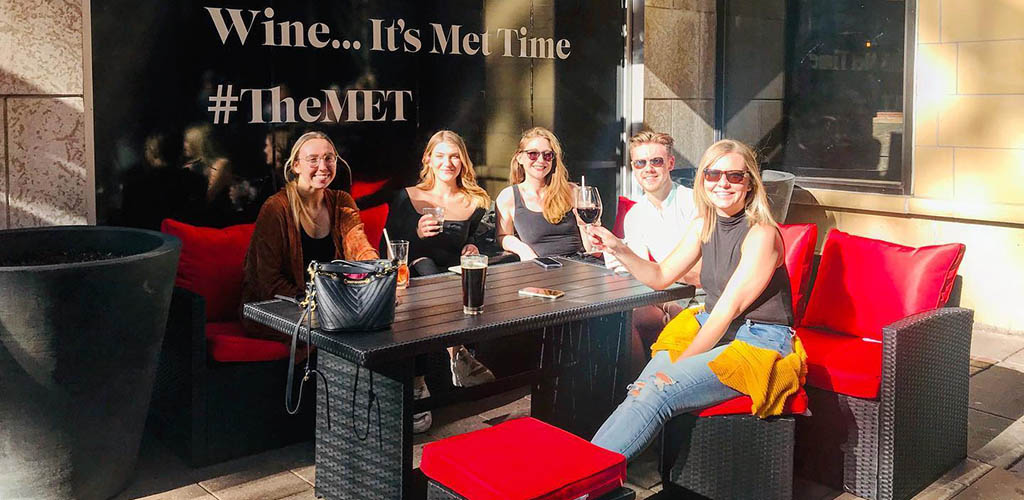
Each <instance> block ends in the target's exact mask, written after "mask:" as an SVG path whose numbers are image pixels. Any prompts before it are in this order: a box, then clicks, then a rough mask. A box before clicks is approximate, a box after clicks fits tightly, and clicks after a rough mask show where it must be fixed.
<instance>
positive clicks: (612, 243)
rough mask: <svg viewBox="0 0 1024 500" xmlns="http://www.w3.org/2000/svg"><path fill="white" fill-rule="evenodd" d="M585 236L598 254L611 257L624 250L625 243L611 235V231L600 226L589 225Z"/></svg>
mask: <svg viewBox="0 0 1024 500" xmlns="http://www.w3.org/2000/svg"><path fill="white" fill-rule="evenodd" d="M587 236H589V237H590V245H591V247H592V248H593V249H594V250H595V251H598V252H606V253H608V254H610V255H612V256H615V255H616V254H618V253H619V252H620V251H621V250H622V249H624V248H626V243H625V242H623V241H622V240H620V239H619V238H618V237H616V236H615V235H614V234H612V232H611V231H609V230H607V229H605V228H604V227H602V226H597V225H590V226H588V227H587Z"/></svg>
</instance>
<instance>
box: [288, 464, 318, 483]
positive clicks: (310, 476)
mask: <svg viewBox="0 0 1024 500" xmlns="http://www.w3.org/2000/svg"><path fill="white" fill-rule="evenodd" d="M292 473H294V474H295V475H296V476H299V477H300V478H302V480H303V481H305V482H307V483H309V484H311V485H314V484H316V465H307V466H305V467H299V468H296V469H292Z"/></svg>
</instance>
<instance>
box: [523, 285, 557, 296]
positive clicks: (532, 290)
mask: <svg viewBox="0 0 1024 500" xmlns="http://www.w3.org/2000/svg"><path fill="white" fill-rule="evenodd" d="M519 295H527V296H530V297H543V298H545V299H557V298H559V297H561V296H563V295H565V292H563V291H561V290H554V289H551V288H538V287H535V286H528V287H526V288H520V289H519Z"/></svg>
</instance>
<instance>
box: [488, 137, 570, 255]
mask: <svg viewBox="0 0 1024 500" xmlns="http://www.w3.org/2000/svg"><path fill="white" fill-rule="evenodd" d="M509 183H510V184H511V186H509V187H507V188H505V189H503V190H502V191H501V193H499V194H498V198H497V200H495V211H496V212H497V216H498V222H497V241H498V244H499V245H501V248H503V249H505V250H507V251H509V252H513V253H515V254H516V255H518V256H519V258H520V259H521V260H531V259H535V258H537V257H547V256H552V255H556V256H566V255H573V254H576V253H578V252H580V251H581V250H584V247H585V240H584V233H583V231H584V229H583V227H584V224H583V221H581V220H579V219H578V218H577V217H576V215H575V213H574V212H573V199H574V195H575V190H576V189H577V187H576V185H575V184H572V183H570V182H569V171H568V170H567V169H566V167H565V163H564V162H563V160H562V145H561V143H559V142H558V138H557V137H555V134H553V133H551V131H550V130H548V129H546V128H543V127H534V128H531V129H529V130H527V131H526V132H523V136H522V138H521V139H520V140H519V146H518V147H517V148H516V152H515V153H514V154H513V155H512V160H511V162H510V163H509ZM587 246H589V245H587Z"/></svg>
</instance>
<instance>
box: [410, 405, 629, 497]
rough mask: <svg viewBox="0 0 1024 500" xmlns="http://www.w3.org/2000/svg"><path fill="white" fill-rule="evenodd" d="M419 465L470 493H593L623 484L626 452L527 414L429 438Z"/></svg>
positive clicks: (452, 486) (448, 484)
mask: <svg viewBox="0 0 1024 500" xmlns="http://www.w3.org/2000/svg"><path fill="white" fill-rule="evenodd" d="M420 470H422V471H423V473H424V474H426V475H427V477H429V478H431V479H433V480H434V481H436V482H438V483H441V484H443V485H444V486H446V487H448V488H449V489H451V490H452V491H455V492H456V493H458V494H459V495H462V496H464V497H466V498H472V499H483V498H486V499H502V500H518V499H522V500H526V499H544V500H554V499H576V498H582V497H583V495H586V494H589V497H587V498H597V497H599V496H601V495H603V494H604V493H607V492H609V491H612V490H614V489H615V488H618V487H620V486H622V483H623V482H624V481H625V479H626V457H624V456H622V455H620V454H618V453H615V452H612V451H608V450H605V449H604V448H601V447H599V446H596V445H594V444H591V443H589V442H587V441H585V440H583V439H580V438H579V437H576V436H574V435H572V434H570V433H568V432H565V431H563V430H561V429H558V428H555V427H552V426H550V425H548V424H545V423H544V422H541V421H539V420H536V419H533V418H529V417H526V418H520V419H516V420H510V421H508V422H504V423H502V424H499V425H496V426H494V427H491V428H488V429H481V430H478V431H474V432H469V433H466V434H460V435H458V436H452V437H450V438H447V439H443V440H441V441H435V442H433V443H430V444H428V445H426V446H425V447H424V448H423V460H422V461H421V462H420Z"/></svg>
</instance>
